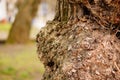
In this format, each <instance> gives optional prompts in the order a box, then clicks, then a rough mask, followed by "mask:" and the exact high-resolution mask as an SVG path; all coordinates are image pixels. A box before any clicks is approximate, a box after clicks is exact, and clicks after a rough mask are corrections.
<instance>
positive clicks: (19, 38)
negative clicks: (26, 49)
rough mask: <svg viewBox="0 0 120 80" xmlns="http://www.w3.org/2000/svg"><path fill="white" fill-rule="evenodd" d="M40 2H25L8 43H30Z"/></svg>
mask: <svg viewBox="0 0 120 80" xmlns="http://www.w3.org/2000/svg"><path fill="white" fill-rule="evenodd" d="M39 3H40V0H25V1H24V2H23V4H22V5H21V6H20V8H19V12H18V14H17V15H16V19H15V21H14V23H13V25H12V28H11V30H10V33H9V36H8V41H7V42H8V43H26V42H28V41H29V35H30V29H31V21H32V19H33V18H34V17H35V15H36V13H37V9H38V6H39Z"/></svg>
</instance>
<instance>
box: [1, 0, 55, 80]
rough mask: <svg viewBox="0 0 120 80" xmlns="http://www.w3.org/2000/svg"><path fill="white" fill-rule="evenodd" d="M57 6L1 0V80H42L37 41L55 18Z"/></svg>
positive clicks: (48, 1)
mask: <svg viewBox="0 0 120 80" xmlns="http://www.w3.org/2000/svg"><path fill="white" fill-rule="evenodd" d="M35 1H36V2H35ZM55 4H56V0H0V80H40V78H41V76H42V74H43V72H44V66H43V65H42V63H41V62H40V61H39V59H38V57H37V52H36V43H35V38H36V34H37V33H38V32H39V30H40V29H41V28H42V27H44V26H45V25H46V22H47V21H48V20H52V19H53V18H54V15H55ZM28 15H29V16H28ZM25 32H28V33H25ZM24 35H25V36H24ZM26 37H28V38H26Z"/></svg>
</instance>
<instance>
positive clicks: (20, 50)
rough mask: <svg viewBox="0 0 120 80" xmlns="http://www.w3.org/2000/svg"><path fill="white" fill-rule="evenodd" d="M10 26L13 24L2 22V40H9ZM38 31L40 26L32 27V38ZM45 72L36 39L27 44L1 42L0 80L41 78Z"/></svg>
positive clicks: (38, 79) (0, 38)
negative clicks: (38, 54)
mask: <svg viewBox="0 0 120 80" xmlns="http://www.w3.org/2000/svg"><path fill="white" fill-rule="evenodd" d="M10 28H11V24H9V23H0V42H2V41H6V40H7V37H8V34H9V31H10ZM38 32H39V29H38V28H36V27H32V29H31V34H30V38H31V40H35V37H36V34H37V33H38ZM43 72H44V67H43V65H42V63H41V62H40V61H39V59H38V57H37V52H36V44H35V41H31V42H30V43H28V44H26V45H20V44H16V45H13V44H11V45H10V44H5V43H0V80H40V78H41V76H42V74H43Z"/></svg>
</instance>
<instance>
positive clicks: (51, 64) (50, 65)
mask: <svg viewBox="0 0 120 80" xmlns="http://www.w3.org/2000/svg"><path fill="white" fill-rule="evenodd" d="M54 64H55V63H54V62H53V61H50V62H48V63H47V66H49V67H53V66H54Z"/></svg>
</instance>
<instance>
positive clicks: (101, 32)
mask: <svg viewBox="0 0 120 80" xmlns="http://www.w3.org/2000/svg"><path fill="white" fill-rule="evenodd" d="M119 8H120V1H119V0H114V1H112V0H58V1H57V10H56V16H55V19H54V20H53V21H52V22H48V23H47V25H46V26H45V27H44V28H42V29H41V30H40V32H39V33H38V35H37V38H36V41H37V46H38V50H37V51H38V56H39V58H40V60H41V61H42V62H43V64H44V66H45V73H44V75H43V78H42V80H120V24H119V23H120V10H119Z"/></svg>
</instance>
